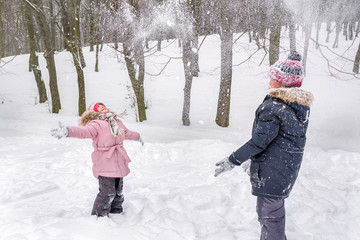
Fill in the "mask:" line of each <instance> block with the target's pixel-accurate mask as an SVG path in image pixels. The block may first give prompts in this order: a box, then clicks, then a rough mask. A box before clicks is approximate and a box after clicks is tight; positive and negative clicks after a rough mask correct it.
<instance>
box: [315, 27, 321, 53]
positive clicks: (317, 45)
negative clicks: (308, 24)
mask: <svg viewBox="0 0 360 240" xmlns="http://www.w3.org/2000/svg"><path fill="white" fill-rule="evenodd" d="M320 29H321V22H317V23H316V45H315V49H319V35H320Z"/></svg>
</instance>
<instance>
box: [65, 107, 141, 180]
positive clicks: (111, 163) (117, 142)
mask: <svg viewBox="0 0 360 240" xmlns="http://www.w3.org/2000/svg"><path fill="white" fill-rule="evenodd" d="M99 115H100V114H99V113H97V112H94V111H90V112H89V113H87V114H85V115H84V116H83V117H82V118H81V120H80V122H81V125H84V126H79V127H73V126H72V127H67V129H68V132H69V133H68V137H73V138H91V139H92V144H93V147H94V152H93V153H92V156H91V158H92V162H93V167H92V169H93V174H94V176H95V177H96V178H98V177H99V176H104V177H125V176H126V175H128V174H129V173H130V169H129V167H128V164H129V162H130V158H129V156H128V155H127V153H126V151H125V149H124V147H123V142H124V140H125V139H128V140H139V138H140V134H139V133H137V132H134V131H130V130H129V129H127V128H126V127H125V125H124V124H123V122H122V121H121V120H120V119H118V118H116V122H117V124H118V127H119V129H120V131H121V133H120V134H119V136H114V135H113V134H112V133H111V131H110V126H109V123H108V121H106V120H98V119H97V117H98V116H99Z"/></svg>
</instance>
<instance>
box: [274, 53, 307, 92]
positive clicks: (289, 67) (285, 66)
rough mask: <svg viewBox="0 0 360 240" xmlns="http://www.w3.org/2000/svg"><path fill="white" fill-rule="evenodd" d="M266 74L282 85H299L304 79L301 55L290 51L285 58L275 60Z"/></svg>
mask: <svg viewBox="0 0 360 240" xmlns="http://www.w3.org/2000/svg"><path fill="white" fill-rule="evenodd" d="M268 76H269V77H270V79H271V80H274V81H276V82H278V83H280V84H281V85H282V86H284V87H301V84H302V81H303V80H304V68H303V65H302V64H301V55H300V54H299V53H298V52H296V51H291V52H290V54H289V55H288V57H287V59H285V60H282V61H277V62H276V63H275V64H274V65H272V66H271V67H270V71H269V73H268Z"/></svg>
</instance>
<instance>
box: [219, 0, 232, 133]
mask: <svg viewBox="0 0 360 240" xmlns="http://www.w3.org/2000/svg"><path fill="white" fill-rule="evenodd" d="M223 3H224V2H223ZM220 11H221V28H222V32H221V35H220V39H221V76H220V77H221V80H220V90H219V98H218V105H217V112H216V119H215V122H216V124H217V125H219V126H220V127H228V126H229V122H230V120H229V119H230V96H231V81H232V47H233V32H232V27H231V24H232V19H231V18H230V17H229V14H227V13H228V12H229V11H228V9H226V7H225V6H222V8H221V10H220Z"/></svg>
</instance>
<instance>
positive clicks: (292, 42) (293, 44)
mask: <svg viewBox="0 0 360 240" xmlns="http://www.w3.org/2000/svg"><path fill="white" fill-rule="evenodd" d="M289 38H290V51H296V34H295V24H294V23H291V24H290V27H289Z"/></svg>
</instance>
